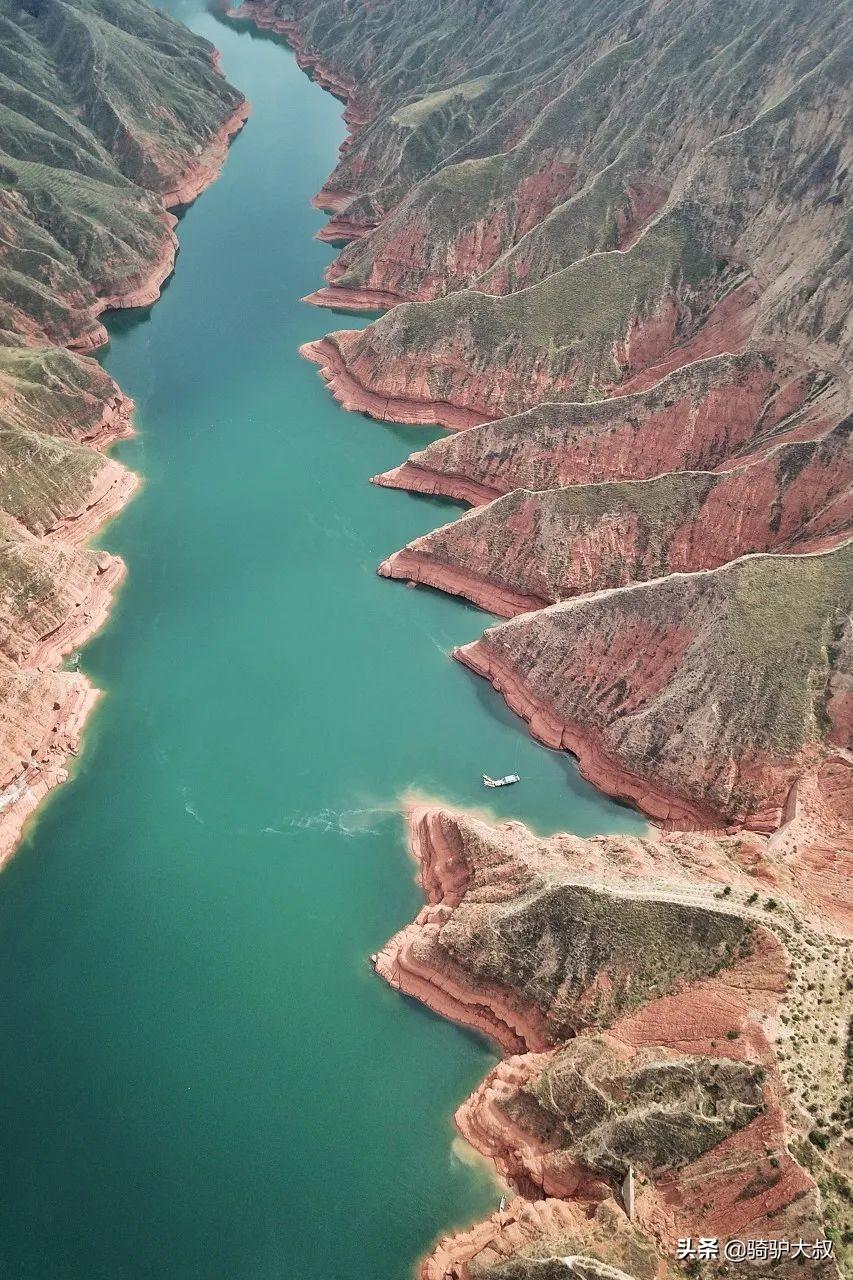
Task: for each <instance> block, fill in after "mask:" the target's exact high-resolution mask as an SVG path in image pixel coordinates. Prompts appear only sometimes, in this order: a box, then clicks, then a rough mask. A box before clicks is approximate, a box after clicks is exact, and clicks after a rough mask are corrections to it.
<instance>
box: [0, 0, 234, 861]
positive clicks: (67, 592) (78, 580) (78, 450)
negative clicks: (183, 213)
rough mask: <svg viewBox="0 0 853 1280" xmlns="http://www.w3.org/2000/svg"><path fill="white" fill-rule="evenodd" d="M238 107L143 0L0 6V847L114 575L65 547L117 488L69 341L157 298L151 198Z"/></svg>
mask: <svg viewBox="0 0 853 1280" xmlns="http://www.w3.org/2000/svg"><path fill="white" fill-rule="evenodd" d="M245 114H246V106H245V103H244V102H243V99H242V98H241V96H240V94H239V93H237V92H236V90H234V89H232V88H231V86H230V85H228V84H227V82H226V81H225V80H224V79H223V77H222V75H221V74H220V72H219V71H218V70H217V68H216V65H215V61H214V50H213V48H212V46H211V45H209V44H208V43H207V41H205V40H202V39H200V38H199V37H197V36H194V35H192V34H191V33H190V32H189V31H187V30H185V29H184V28H183V27H182V26H181V25H180V24H178V23H176V22H174V21H173V20H172V19H170V18H168V17H166V16H165V15H164V14H162V13H161V12H159V11H158V10H156V9H153V8H151V7H150V6H149V5H148V4H146V3H144V2H143V0H105V2H103V3H102V2H100V0H95V2H94V3H89V2H88V0H71V2H70V3H65V2H64V0H32V2H31V3H23V4H17V3H15V0H2V2H0V523H2V539H0V598H2V605H0V615H2V621H1V622H0V631H1V632H2V636H0V681H1V682H2V686H3V687H2V692H0V729H2V731H0V799H2V808H1V809H0V857H2V856H4V855H6V854H8V852H9V851H10V849H11V847H12V846H13V844H14V841H15V839H16V837H17V834H18V832H19V831H20V827H21V824H22V822H23V820H24V818H25V817H26V815H27V814H28V813H29V811H30V810H31V809H32V807H33V806H34V804H35V803H36V801H37V799H38V797H39V796H40V795H41V794H43V792H44V791H46V790H48V789H49V788H50V787H51V786H53V785H54V784H55V783H56V782H57V781H61V779H62V778H63V777H64V767H63V766H64V760H65V757H66V755H67V752H68V750H69V749H73V748H74V746H75V744H76V740H77V736H78V733H79V729H80V726H81V724H82V720H83V717H84V715H85V712H86V709H87V708H88V706H89V705H90V703H91V700H92V696H93V695H92V690H91V689H90V688H89V685H88V684H87V682H86V681H85V679H84V678H83V677H82V676H81V675H79V674H77V673H76V672H70V671H65V672H63V671H60V670H57V668H58V667H59V665H60V662H61V660H62V657H63V655H64V654H66V653H67V652H68V651H69V650H70V649H72V648H74V647H75V646H76V645H77V644H78V643H79V642H80V641H81V640H82V639H83V638H85V636H86V635H88V634H90V633H91V632H92V630H93V629H95V628H96V627H97V626H98V625H99V624H100V622H101V621H102V620H103V617H104V615H105V612H106V608H107V605H108V600H109V595H110V591H111V589H112V587H113V586H114V585H115V583H116V581H117V580H118V578H119V577H120V575H121V572H122V565H121V563H120V562H119V561H118V560H116V559H115V558H114V557H111V556H108V555H105V554H103V553H95V552H91V551H87V550H84V549H82V548H81V547H79V545H78V544H80V543H81V542H84V541H85V540H86V539H87V538H88V537H89V536H90V535H91V534H92V533H93V532H94V530H95V529H96V528H97V527H98V526H99V525H100V524H101V523H102V521H103V520H104V519H105V518H106V517H107V516H109V515H110V514H111V513H112V512H114V511H115V510H117V509H118V507H119V506H120V505H121V504H122V503H123V502H124V501H126V499H127V497H128V496H129V494H130V493H131V492H132V490H133V487H134V478H133V477H132V476H131V475H130V474H129V473H128V472H127V471H126V470H125V469H124V468H123V467H121V466H120V465H119V464H118V463H116V462H113V461H110V460H109V459H107V458H105V457H104V456H103V454H102V453H100V452H98V450H99V449H101V448H102V447H103V446H105V445H107V444H109V443H110V442H111V441H112V440H115V439H116V438H117V437H119V436H121V435H125V434H127V433H128V431H129V430H130V412H131V409H132V405H131V403H130V401H129V400H128V399H127V398H126V397H125V396H123V395H122V393H121V391H120V389H119V388H118V387H117V386H116V385H115V383H114V382H113V381H112V380H111V379H110V378H109V377H108V376H107V375H106V374H105V373H104V372H103V370H102V369H101V368H100V366H99V365H98V364H96V363H95V361H94V360H92V359H91V358H88V357H86V356H83V355H80V354H78V353H80V352H87V351H91V350H93V349H95V348H97V347H99V346H101V345H102V344H103V343H105V342H106V340H107V334H106V330H105V329H104V327H103V325H102V324H101V322H100V320H99V316H100V315H101V313H102V312H103V311H104V310H106V309H108V308H111V307H128V306H142V305H147V304H149V303H151V302H153V301H155V299H156V298H157V297H158V296H159V291H160V285H161V284H162V283H163V281H164V280H165V278H166V277H167V276H168V275H169V273H170V272H171V270H172V266H173V263H174V257H175V249H176V243H177V242H176V239H175V233H174V227H175V221H176V220H175V217H174V215H173V214H171V213H169V212H168V209H169V208H170V207H174V206H176V205H179V204H181V203H184V202H186V201H189V200H192V199H193V198H194V197H195V196H196V195H197V194H198V193H199V192H200V191H201V190H202V189H203V187H204V186H205V185H206V184H207V183H208V182H209V181H210V180H211V179H212V178H213V177H214V176H215V174H216V172H217V169H218V166H219V164H220V163H221V161H222V158H223V156H224V153H225V148H226V147H227V143H228V139H229V137H230V136H231V135H232V134H233V133H234V132H236V130H237V129H238V128H239V127H240V125H241V124H242V122H243V120H244V119H245Z"/></svg>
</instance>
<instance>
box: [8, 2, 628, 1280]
mask: <svg viewBox="0 0 853 1280" xmlns="http://www.w3.org/2000/svg"><path fill="white" fill-rule="evenodd" d="M170 7H171V9H172V11H173V12H174V13H175V15H176V16H178V17H180V18H181V19H183V20H184V21H185V22H187V23H188V24H189V25H190V26H191V27H192V28H193V29H194V30H196V31H198V32H200V33H202V34H203V35H205V36H207V37H209V38H210V39H211V40H213V41H214V42H215V43H216V44H217V45H218V46H219V48H220V49H221V50H222V54H223V65H224V68H225V70H226V73H227V74H228V75H229V77H230V78H231V79H232V80H233V82H234V83H235V84H237V85H238V86H239V87H240V88H241V89H243V90H244V92H245V93H246V94H247V96H248V97H249V98H250V100H251V102H252V106H253V112H252V116H251V119H250V122H249V124H248V126H247V127H246V129H245V131H244V133H243V134H242V135H241V136H240V137H239V138H238V139H237V141H236V143H235V145H234V146H233V148H232V151H231V155H230V157H229V160H228V163H227V165H226V167H225V171H224V173H223V175H222V177H221V178H220V179H219V181H218V182H217V183H216V184H215V185H214V186H213V187H212V188H211V189H210V190H209V191H208V192H207V193H206V194H205V195H204V197H203V198H202V199H201V200H200V201H199V202H198V203H197V204H196V205H195V206H194V207H193V208H192V209H190V210H189V212H188V213H187V214H186V216H185V217H184V219H183V221H182V225H181V227H180V237H181V252H180V257H179V261H178V267H177V272H176V274H175V276H174V278H173V279H172V281H171V282H170V283H169V285H168V287H167V289H166V290H165V292H164V296H163V299H162V301H161V302H160V303H159V304H158V305H157V306H156V307H155V308H154V309H153V310H152V311H151V312H150V313H144V314H142V315H140V314H137V315H133V316H129V315H124V316H119V317H116V318H115V319H114V320H113V321H112V323H111V324H110V326H109V327H110V332H111V335H112V344H111V346H110V348H109V351H108V353H107V354H106V356H105V359H104V363H105V365H106V367H107V368H108V369H109V371H110V373H111V374H113V375H114V376H115V377H116V378H117V379H118V381H119V382H120V383H121V385H122V387H123V388H124V389H125V390H126V391H128V392H129V393H130V394H131V395H132V396H133V397H134V398H135V400H136V403H137V412H136V424H137V427H138V430H139V436H138V438H137V439H136V440H134V441H131V442H129V443H127V444H125V445H123V446H121V448H120V450H119V456H120V457H121V458H122V459H123V460H125V461H127V462H128V463H129V464H130V465H132V466H133V467H134V468H136V469H137V470H138V471H139V472H141V474H142V475H143V476H144V478H145V485H144V488H143V490H142V492H141V493H140V495H139V496H138V497H137V499H136V500H135V501H134V503H133V504H132V505H131V506H130V507H129V508H128V509H127V510H126V511H125V512H124V513H123V514H122V516H121V517H120V518H119V519H118V520H117V521H115V522H114V523H113V524H112V525H111V526H110V527H109V529H108V530H106V531H105V533H104V535H103V537H102V543H103V545H105V546H107V547H109V548H110V549H111V550H114V551H116V552H118V553H120V554H121V555H122V556H124V557H125V559H126V561H127V564H128V568H129V574H128V580H127V583H126V585H125V586H124V588H123V590H122V592H121V594H120V596H119V598H118V602H117V605H116V608H115V610H114V613H113V615H112V618H111V621H110V623H109V625H108V627H107V629H106V630H105V631H104V632H103V633H102V634H101V636H100V637H98V638H97V640H96V641H94V642H93V643H92V644H90V646H89V647H88V649H87V650H86V652H85V655H84V667H85V669H86V670H87V671H88V672H89V673H90V674H91V676H92V678H93V679H94V680H95V682H96V683H97V684H98V686H99V687H100V688H102V689H103V690H105V696H104V698H103V699H102V701H101V703H100V704H99V707H98V709H97V710H96V712H95V714H94V716H93V718H92V720H91V721H90V724H89V728H88V729H87V733H86V738H85V746H84V750H83V752H82V755H81V757H80V760H79V767H78V768H77V771H76V776H75V779H74V781H73V782H72V783H71V784H69V785H68V786H67V787H65V788H64V789H62V790H61V791H59V792H58V793H55V795H54V796H53V797H52V798H51V800H50V801H49V802H48V803H47V804H46V805H45V806H44V808H43V809H42V811H41V813H40V816H39V818H38V821H37V823H36V824H35V826H34V827H33V828H31V832H30V835H29V836H28V838H27V839H26V841H25V842H24V844H23V846H22V848H21V850H20V852H19V854H18V856H17V857H16V858H15V859H14V861H13V862H12V863H11V864H10V865H9V867H8V868H7V869H6V871H5V872H4V874H3V876H2V879H0V992H2V1010H3V1014H2V1022H3V1034H2V1037H0V1055H2V1061H0V1113H2V1144H0V1151H1V1152H2V1155H1V1156H0V1159H2V1171H1V1172H0V1188H2V1193H0V1278H2V1280H141V1278H143V1277H145V1278H148V1277H151V1278H152V1280H154V1278H156V1280H250V1278H251V1280H276V1278H279V1277H280V1278H282V1280H401V1278H403V1277H406V1276H408V1275H409V1274H410V1273H411V1269H412V1266H413V1263H414V1261H415V1259H416V1258H417V1256H418V1255H419V1254H420V1253H421V1252H423V1251H424V1250H425V1249H426V1248H427V1247H428V1246H429V1244H430V1242H431V1241H432V1240H433V1239H434V1238H435V1237H436V1236H437V1235H438V1234H439V1233H440V1232H441V1231H443V1230H446V1229H449V1228H450V1227H452V1226H454V1225H460V1224H464V1223H466V1222H469V1221H471V1220H472V1219H474V1218H476V1217H477V1216H479V1215H482V1214H483V1213H485V1212H487V1211H488V1210H489V1209H490V1208H492V1207H493V1206H494V1204H495V1200H496V1191H495V1188H494V1185H493V1184H492V1183H491V1181H490V1179H489V1177H488V1176H487V1174H486V1173H485V1172H484V1171H483V1170H482V1169H480V1168H478V1167H476V1166H475V1167H472V1166H471V1165H469V1164H466V1163H465V1162H464V1160H462V1159H460V1158H459V1156H458V1154H455V1153H454V1150H453V1147H452V1143H453V1130H452V1125H451V1114H452V1111H453V1109H454V1107H455V1106H456V1105H457V1104H458V1102H459V1101H460V1100H461V1099H462V1098H463V1097H464V1096H465V1094H466V1093H467V1092H468V1091H469V1090H470V1089H471V1088H472V1087H473V1086H474V1085H475V1084H476V1083H477V1082H478V1080H479V1079H480V1078H481V1076H482V1075H483V1073H484V1072H485V1071H486V1070H487V1069H488V1068H489V1066H490V1065H491V1063H492V1062H493V1061H494V1058H493V1054H492V1051H491V1049H490V1047H489V1046H488V1045H486V1044H485V1043H484V1042H482V1041H480V1040H479V1039H477V1038H475V1037H474V1036H472V1035H469V1034H466V1033H465V1032H464V1031H461V1030H460V1029H458V1028H456V1027H454V1026H451V1025H449V1024H447V1023H445V1022H443V1021H441V1020H440V1019H438V1018H435V1017H433V1016H432V1015H430V1014H429V1013H427V1012H426V1011H424V1010H423V1009H422V1008H421V1007H420V1006H418V1005H416V1004H414V1003H412V1002H409V1001H406V1000H404V999H403V998H402V997H400V996H398V995H396V994H395V993H393V992H392V991H391V990H389V989H388V988H386V987H385V986H384V984H382V983H381V982H380V981H379V980H378V979H376V978H375V977H374V976H373V974H372V972H371V970H370V968H369V966H368V963H367V958H368V956H369V955H370V953H371V952H372V951H374V950H375V949H376V948H377V947H378V946H380V945H381V944H382V943H383V942H384V941H385V939H386V938H387V937H388V936H389V935H390V934H391V933H393V932H394V930H395V929H397V928H398V927H399V926H400V925H402V924H403V923H404V922H406V921H407V920H409V919H410V918H411V917H412V916H413V915H414V914H415V913H416V912H417V910H418V907H419V905H420V902H421V896H420V893H419V890H418V888H417V886H416V884H415V882H414V878H413V868H412V866H411V864H410V863H409V861H408V860H407V856H406V852H405V847H404V843H403V838H402V823H401V819H400V816H399V809H398V806H399V800H400V797H401V795H402V794H403V793H404V792H405V791H406V789H407V788H412V789H415V790H417V791H419V792H422V793H424V794H427V795H431V796H439V797H443V798H445V799H447V800H449V801H452V802H457V803H461V804H466V805H480V804H482V803H483V800H484V795H483V792H482V789H481V787H480V785H479V777H480V773H481V772H482V771H483V770H486V771H488V772H492V773H503V772H506V771H509V770H511V769H517V770H518V772H520V773H521V774H522V775H523V782H522V784H521V785H520V786H518V787H516V788H514V789H511V790H507V791H506V792H503V793H496V794H494V795H491V796H489V802H490V804H491V806H492V808H493V810H494V812H495V813H496V814H498V815H500V816H510V815H511V816H514V817H518V818H521V819H524V820H526V821H528V822H530V823H531V824H532V825H534V826H535V827H536V828H537V829H539V830H543V831H546V830H553V829H556V828H567V829H571V830H573V831H577V832H580V833H591V832H599V831H615V830H637V829H640V827H641V822H640V820H639V818H638V817H636V816H635V815H633V814H631V813H629V812H628V811H627V810H624V809H620V808H618V807H616V806H614V805H612V804H610V803H608V802H607V801H606V800H604V799H603V798H601V797H600V796H597V795H596V794H595V793H594V792H593V791H592V789H591V788H590V787H588V786H586V785H585V784H584V783H583V782H581V781H580V780H579V778H578V776H577V774H576V771H575V769H574V767H573V765H572V764H571V763H570V762H569V761H568V760H567V759H564V758H561V757H559V756H557V755H555V754H552V753H549V752H547V751H544V750H542V749H541V748H539V747H537V746H536V745H535V744H534V743H532V742H531V741H530V740H529V739H528V738H527V737H526V736H525V735H524V733H523V732H522V731H521V730H520V728H519V726H518V723H517V722H516V721H514V719H513V717H512V716H510V715H509V713H508V712H507V711H506V709H505V708H504V705H503V703H502V701H501V700H500V699H499V698H498V697H497V696H496V695H495V694H494V693H493V692H492V690H491V689H490V688H488V687H487V686H486V685H485V683H483V682H480V681H477V680H476V679H475V678H474V677H473V676H471V675H470V674H469V673H468V672H466V671H465V670H464V669H463V668H462V667H461V666H459V665H458V664H456V663H453V662H452V661H451V660H450V658H449V657H448V652H449V650H450V649H451V648H452V647H453V646H454V645H455V644H459V643H461V642H465V641H467V640H470V639H473V638H474V637H475V636H477V635H478V634H479V632H480V631H481V630H482V628H483V626H484V625H485V623H486V622H487V621H488V619H487V618H486V616H485V615H483V614H482V613H479V612H478V611H476V610H474V609H473V608H469V607H467V606H466V605H465V604H463V603H461V602H459V601H457V600H451V599H448V598H445V597H443V596H441V595H438V594H434V593H430V592H427V591H422V590H419V591H406V590H405V589H404V588H402V587H401V586H400V585H398V584H394V583H389V582H386V581H383V580H380V579H378V578H377V577H376V576H375V567H376V564H377V563H378V561H379V560H380V559H382V558H383V557H384V556H385V555H387V554H388V553H390V552H391V551H393V550H395V549H396V548H398V547H400V546H401V545H402V544H403V543H404V542H406V541H407V540H408V539H409V538H412V537H414V536H416V535H418V534H420V533H423V532H425V531H426V530H427V529H429V528H432V527H434V526H435V525H436V524H438V523H442V522H443V521H445V520H447V519H449V518H451V517H452V516H453V515H454V514H455V508H453V507H451V506H448V505H442V504H441V503H438V502H435V501H429V500H424V499H419V498H413V497H411V496H408V495H405V494H401V493H394V492H389V491H383V490H380V489H376V488H374V487H372V486H370V485H369V484H368V483H367V479H368V477H369V476H370V475H371V474H372V473H374V472H376V471H380V470H384V469H386V468H388V467H391V466H394V465H395V464H397V463H399V462H400V461H402V459H403V458H404V457H405V456H406V454H407V453H408V452H409V451H410V450H411V449H412V448H414V447H417V446H418V445H420V444H422V443H425V442H426V441H427V440H428V439H429V438H430V435H429V433H427V432H424V431H423V430H419V429H417V428H403V427H400V428H393V427H392V428H388V427H383V426H379V425H377V424H375V423H373V422H370V421H368V420H366V419H365V418H363V417H361V416H358V415H351V414H347V413H345V412H344V411H343V410H341V409H339V408H338V407H337V405H335V404H334V402H333V401H332V400H331V398H330V397H329V396H328V395H327V393H326V392H325V391H324V389H323V387H322V384H321V382H320V380H319V378H318V377H317V374H316V371H315V369H314V367H313V366H311V365H308V364H306V363H305V362H303V361H301V360H300V359H299V357H298V356H297V354H296V350H297V346H298V345H299V343H301V342H304V341H306V340H307V339H309V338H313V337H317V336H319V335H320V334H322V333H323V332H324V331H325V330H326V329H328V328H329V327H335V325H336V323H339V324H342V325H347V324H352V323H353V322H352V321H351V320H350V319H341V320H340V321H337V322H336V319H335V317H331V318H330V316H329V315H328V313H325V312H321V311H317V310H314V309H312V308H309V307H307V306H305V305H303V304H300V302H299V301H298V299H299V298H300V296H301V295H303V294H305V293H307V292H309V291H310V290H311V289H312V288H314V287H316V286H317V284H318V283H319V281H320V278H321V275H322V271H323V268H324V266H325V265H326V264H327V263H328V262H329V261H330V260H331V256H332V251H331V250H330V249H329V248H328V247H324V246H323V245H321V244H319V243H318V242H316V241H315V240H313V239H312V236H313V234H314V232H315V231H316V230H317V228H318V227H319V226H321V225H322V216H321V215H320V214H318V213H317V212H316V211H315V210H314V209H312V208H311V207H310V205H309V203H308V200H309V197H310V196H311V194H312V193H313V192H314V191H315V190H317V189H318V187H319V186H320V185H321V183H322V181H323V179H324V177H325V175H326V174H327V172H328V171H329V169H330V168H331V166H332V164H333V162H334V157H335V151H336V147H337V145H338V144H339V142H340V141H341V139H342V137H343V134H344V130H343V125H342V122H341V118H340V116H341V107H340V103H338V102H336V101H335V100H334V99H333V98H331V97H329V96H328V95H327V94H325V93H323V92H322V91H321V90H320V89H319V88H318V87H316V86H315V85H313V84H312V83H311V81H310V80H309V79H308V78H307V77H306V76H304V75H303V74H302V73H301V72H300V71H299V70H298V68H297V66H296V64H295V61H294V59H293V55H292V54H291V53H290V51H289V50H287V49H286V48H285V47H284V46H283V45H281V44H280V43H278V42H276V41H273V40H270V39H269V38H262V37H261V36H259V35H258V34H253V33H252V32H250V31H249V30H248V29H247V28H242V27H241V28H237V27H233V26H229V25H227V24H226V23H224V22H223V21H221V20H219V19H217V18H216V17H215V16H213V15H212V14H210V13H208V12H207V11H206V10H205V8H204V7H203V5H202V3H201V2H200V0H174V3H173V4H172V5H171V6H170Z"/></svg>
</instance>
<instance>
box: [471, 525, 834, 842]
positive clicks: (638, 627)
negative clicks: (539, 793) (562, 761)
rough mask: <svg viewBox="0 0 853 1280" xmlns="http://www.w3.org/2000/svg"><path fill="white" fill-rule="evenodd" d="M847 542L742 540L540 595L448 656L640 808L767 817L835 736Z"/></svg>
mask: <svg viewBox="0 0 853 1280" xmlns="http://www.w3.org/2000/svg"><path fill="white" fill-rule="evenodd" d="M851 583H853V544H851V543H850V542H847V543H845V544H844V546H842V547H840V548H838V549H837V550H835V551H829V552H823V553H820V554H817V555H811V556H793V555H792V556H750V557H746V558H744V559H742V560H737V561H735V562H734V563H732V564H730V565H727V566H724V567H723V568H721V569H715V570H712V571H708V572H702V573H696V574H684V575H681V574H678V575H672V576H669V577H665V578H658V579H655V580H653V581H651V582H648V583H645V584H642V585H639V586H635V587H631V588H627V589H623V590H617V591H607V592H602V593H600V594H598V595H593V596H587V597H581V598H578V599H576V600H571V601H567V602H565V603H561V604H556V605H552V606H551V607H550V608H548V609H545V610H542V611H541V612H538V613H529V614H523V615H521V616H520V617H518V618H516V619H514V620H512V621H510V622H507V623H504V625H503V626H501V627H495V628H492V629H490V630H489V631H487V632H486V633H485V635H484V636H483V638H482V639H481V640H478V641H476V642H475V643H474V644H472V645H468V646H466V647H465V648H464V649H461V650H459V651H458V653H457V656H458V657H459V658H460V659H461V660H462V661H463V662H465V663H466V664H467V665H468V666H470V667H471V668H472V669H473V670H475V671H477V672H478V673H480V674H482V675H485V676H486V677H487V678H488V679H489V680H491V682H492V683H493V684H494V685H495V686H496V688H498V689H499V690H500V691H501V692H502V693H503V694H504V696H505V697H506V698H507V700H508V701H509V703H510V705H511V706H512V707H513V708H514V709H515V710H516V711H518V712H519V713H520V714H521V715H523V716H524V717H525V719H526V720H527V722H528V724H529V725H530V729H531V732H533V733H534V734H535V735H536V736H537V737H539V738H540V739H541V740H542V741H543V742H545V743H547V745H549V746H552V747H558V748H559V747H562V748H564V749H567V750H571V751H573V752H574V753H575V754H576V755H578V756H579V758H580V763H581V769H582V771H583V772H584V773H586V774H587V776H589V777H590V778H591V779H592V780H593V781H594V782H595V783H596V784H597V785H598V786H600V787H602V788H603V789H604V790H605V791H608V792H609V793H610V794H613V795H617V796H622V797H625V798H630V799H632V800H634V801H635V802H636V803H637V804H638V805H640V806H641V807H642V808H643V809H644V810H645V811H646V812H647V813H649V814H651V815H652V816H653V817H656V818H659V819H661V820H666V821H668V822H672V823H676V824H687V825H698V826H700V827H706V826H714V825H721V824H723V825H724V824H731V823H736V824H738V825H746V826H749V827H753V828H755V829H757V830H765V831H773V830H775V829H776V828H777V827H778V826H779V825H780V822H781V820H782V816H783V813H784V809H785V805H786V802H787V797H788V795H789V793H790V790H791V788H792V786H793V785H794V783H795V782H796V780H797V778H798V777H800V776H801V775H802V774H803V773H805V772H806V770H807V767H808V766H809V765H810V764H811V763H812V762H813V761H814V760H815V759H818V758H821V757H822V756H823V755H824V754H832V752H833V751H835V750H836V749H839V750H843V749H844V748H847V747H848V746H849V743H850V735H851V709H853V700H851V697H850V685H851V668H850V662H851V654H853V637H851V629H850V626H851V624H850V606H851V603H853V601H851V595H850V592H851Z"/></svg>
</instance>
